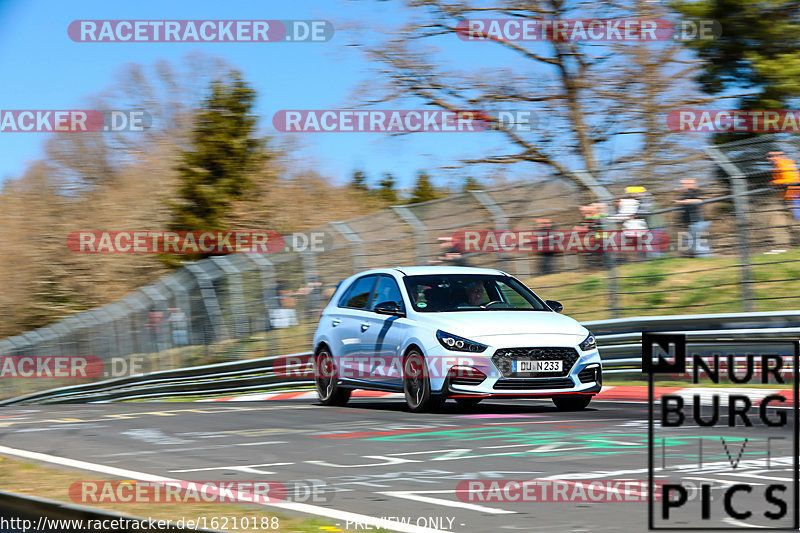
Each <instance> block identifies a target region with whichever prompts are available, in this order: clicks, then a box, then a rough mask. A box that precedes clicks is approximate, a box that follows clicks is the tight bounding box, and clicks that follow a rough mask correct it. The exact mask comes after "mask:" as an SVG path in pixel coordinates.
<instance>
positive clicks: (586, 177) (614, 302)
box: [574, 170, 622, 318]
mask: <svg viewBox="0 0 800 533" xmlns="http://www.w3.org/2000/svg"><path fill="white" fill-rule="evenodd" d="M574 174H575V175H577V176H578V177H579V178H580V181H581V183H582V184H584V185H585V186H586V187H587V189H588V190H589V192H591V193H592V194H593V195H594V196H595V197H596V198H597V199H598V200H600V201H601V202H605V203H607V204H608V206H609V209H610V210H613V208H614V196H613V195H612V194H611V192H609V190H608V189H606V188H605V187H604V186H603V185H601V184H600V183H599V182H598V181H597V180H596V179H594V176H592V175H591V174H590V173H589V172H588V171H586V170H577V171H575V172H574ZM603 265H604V266H605V268H606V289H607V290H606V298H607V300H606V301H607V302H608V311H609V315H610V316H611V318H619V317H620V316H621V315H622V313H621V312H620V307H619V283H618V282H617V258H616V256H615V255H614V254H613V253H609V252H605V253H603Z"/></svg>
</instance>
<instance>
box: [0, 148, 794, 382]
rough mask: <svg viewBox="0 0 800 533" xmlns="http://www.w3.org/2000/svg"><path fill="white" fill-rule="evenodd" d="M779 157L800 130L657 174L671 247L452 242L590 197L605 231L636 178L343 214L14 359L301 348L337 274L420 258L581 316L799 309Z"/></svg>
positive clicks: (199, 359) (183, 278)
mask: <svg viewBox="0 0 800 533" xmlns="http://www.w3.org/2000/svg"><path fill="white" fill-rule="evenodd" d="M773 152H782V153H783V154H784V155H783V156H782V157H786V158H790V159H792V160H794V161H797V160H798V158H800V146H799V145H798V141H797V140H796V139H792V138H784V137H781V136H766V137H758V138H755V139H750V140H745V141H739V142H735V143H730V144H726V145H721V146H716V147H710V148H709V149H708V150H707V153H708V158H707V159H706V160H700V161H697V162H694V163H692V164H690V165H688V166H687V165H684V166H681V167H680V168H679V169H677V168H673V169H672V170H675V171H676V172H673V173H670V172H669V170H670V168H671V167H667V170H666V171H665V172H664V173H663V174H662V175H661V176H660V178H658V179H655V180H653V179H651V180H648V182H647V185H648V189H649V192H650V194H651V195H652V201H653V202H654V205H653V206H652V207H650V208H649V209H648V211H647V212H646V213H641V214H639V215H636V216H638V217H640V218H641V219H642V220H644V221H645V223H646V224H647V226H648V228H649V229H651V230H652V229H659V230H662V231H664V232H666V234H667V235H668V236H669V239H670V246H669V248H667V249H665V250H663V251H658V252H646V253H645V252H641V253H605V254H587V253H563V254H552V253H535V252H531V253H521V252H482V253H467V254H456V253H453V250H452V249H450V248H449V247H450V246H451V243H450V241H448V240H446V239H447V238H448V237H452V236H453V235H454V233H455V232H457V231H459V230H465V229H478V230H494V231H523V230H530V229H533V228H536V227H540V226H541V225H542V224H547V225H549V227H550V228H552V229H553V230H564V231H572V230H575V229H576V228H578V227H581V225H582V224H583V223H584V222H585V217H584V213H583V212H582V210H581V206H586V205H587V204H594V205H595V206H597V205H600V207H599V208H598V209H597V210H596V212H599V211H602V213H601V214H599V215H597V216H596V217H595V220H597V219H600V222H601V223H602V227H603V228H604V230H608V231H610V230H614V229H619V228H621V227H622V226H623V224H624V221H623V220H622V219H621V218H620V217H619V214H620V212H621V210H622V209H623V206H622V204H620V203H619V202H618V199H620V198H625V197H628V196H630V195H629V194H628V193H627V192H626V190H629V189H627V188H628V187H639V186H642V185H643V184H642V183H640V182H639V181H638V180H636V179H633V180H632V179H619V178H615V179H614V182H613V183H608V184H606V185H605V187H606V191H607V194H606V195H605V196H606V197H605V198H603V199H598V198H596V197H593V196H591V195H590V194H589V193H587V192H586V191H583V190H581V189H580V188H578V187H577V186H576V185H574V184H572V183H571V182H569V181H566V180H538V181H535V182H531V183H525V184H514V185H511V186H507V187H502V188H497V189H492V190H484V191H469V192H467V193H463V194H456V195H451V196H448V197H446V198H442V199H438V200H433V201H430V202H425V203H421V204H414V205H406V206H395V207H392V208H389V209H384V210H381V211H378V212H376V213H372V214H369V215H365V216H361V217H357V218H353V219H350V220H343V221H338V222H331V223H329V224H327V225H326V226H324V227H321V228H317V229H316V230H312V231H311V232H308V233H314V232H320V233H323V234H324V235H325V243H326V246H325V249H324V250H322V251H319V250H313V249H310V248H309V249H306V250H302V251H299V252H286V251H283V252H280V253H276V254H269V255H263V254H231V255H227V256H218V257H212V258H209V259H206V260H203V261H198V262H194V263H188V264H186V265H185V266H184V267H182V268H180V269H178V270H176V271H175V272H173V273H172V274H170V275H168V276H165V277H164V278H162V279H160V280H158V281H156V282H155V283H152V284H150V285H147V286H145V287H141V288H140V289H138V290H136V291H134V292H133V293H131V294H130V295H128V296H126V297H125V298H123V299H121V300H119V301H116V302H113V303H110V304H107V305H105V306H103V307H100V308H97V309H92V310H90V311H85V312H82V313H78V314H76V315H73V316H70V317H68V318H65V319H63V320H61V321H59V322H56V323H54V324H51V325H50V326H47V327H44V328H39V329H36V330H33V331H29V332H26V333H24V334H21V335H17V336H14V337H10V338H7V339H4V340H2V341H0V355H3V356H68V357H69V356H72V357H93V358H97V359H98V360H100V361H102V364H103V368H104V371H103V373H102V375H101V376H100V375H99V376H97V377H96V379H101V378H103V377H116V376H118V375H128V374H131V373H137V372H145V373H146V372H152V371H156V370H166V369H173V368H179V367H185V366H191V365H198V364H207V363H215V362H223V361H232V360H241V359H248V358H255V357H265V356H270V355H278V354H284V353H292V352H297V351H301V350H306V349H308V347H309V342H310V339H311V336H312V334H313V330H314V329H315V327H316V322H317V319H318V317H319V313H320V312H321V310H322V308H323V307H324V306H325V305H326V304H327V301H328V300H329V298H330V296H331V294H332V293H333V291H334V290H335V287H336V285H337V284H338V282H339V281H341V280H342V279H344V278H345V277H347V276H349V275H351V274H353V273H355V272H358V271H361V270H364V269H368V268H376V267H391V266H398V265H411V264H420V265H425V264H445V263H466V264H468V265H470V266H481V267H492V268H499V269H502V270H504V271H507V272H509V273H511V274H513V275H515V276H517V277H519V278H521V279H522V280H523V281H525V282H526V283H527V284H528V285H529V286H530V287H531V288H533V289H534V290H535V291H537V292H538V293H539V294H540V295H541V296H543V297H545V298H547V299H554V300H559V301H561V302H563V303H564V306H565V312H566V313H567V314H569V315H571V316H574V317H576V318H577V319H579V320H593V319H595V320H596V319H604V318H615V317H622V316H639V315H659V314H694V313H713V312H736V311H743V312H747V311H758V310H761V311H764V310H779V309H791V308H795V307H796V306H797V300H798V299H800V291H798V290H797V288H798V287H800V250H798V246H800V222H799V221H798V220H797V219H798V218H800V208H799V207H800V206H797V205H796V203H797V200H796V199H795V198H794V197H793V196H792V194H791V191H790V187H791V185H787V184H784V185H775V184H773V183H772V181H773V180H774V179H775V177H776V171H775V170H774V168H775V163H774V162H773V161H771V160H770V159H768V157H769V154H771V153H773ZM615 170H619V169H615ZM678 170H679V172H678ZM605 174H607V175H613V174H614V172H611V171H607V172H605ZM627 175H636V172H635V171H634V172H627ZM688 178H696V179H697V180H698V181H699V189H695V190H694V191H693V192H692V194H691V195H689V196H692V195H693V196H694V197H695V198H696V199H698V200H699V202H697V203H695V204H693V205H694V209H695V212H694V215H691V214H690V213H688V211H687V206H686V204H685V203H679V202H680V201H681V200H682V199H685V198H686V197H687V192H686V191H684V190H681V189H680V186H679V182H680V180H681V179H688ZM600 182H601V183H602V180H600ZM690 215H691V216H690ZM692 216H694V217H695V219H692ZM698 216H699V217H700V220H699V222H700V225H698V220H696V218H697V217H698ZM699 240H702V246H698V245H697V242H698V241H699ZM690 241H691V242H690ZM85 381H86V380H85V379H84V380H72V381H70V380H59V382H58V384H57V385H69V384H72V383H83V382H85ZM2 384H3V385H2V391H1V392H0V396H2V397H11V396H15V395H19V394H23V393H28V392H33V391H36V390H42V389H45V388H50V387H53V386H54V383H53V380H52V379H40V378H36V379H3V380H2Z"/></svg>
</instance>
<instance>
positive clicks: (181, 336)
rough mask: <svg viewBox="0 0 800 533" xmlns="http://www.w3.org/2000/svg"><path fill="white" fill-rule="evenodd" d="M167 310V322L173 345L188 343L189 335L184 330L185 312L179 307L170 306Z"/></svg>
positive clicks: (185, 322)
mask: <svg viewBox="0 0 800 533" xmlns="http://www.w3.org/2000/svg"><path fill="white" fill-rule="evenodd" d="M167 311H169V316H168V317H167V322H168V323H169V325H170V328H171V329H172V343H173V345H175V346H186V345H187V344H189V335H188V334H187V330H186V326H187V321H186V313H184V312H183V310H182V309H181V308H180V307H170V308H169V309H167Z"/></svg>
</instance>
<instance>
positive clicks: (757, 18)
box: [675, 0, 800, 109]
mask: <svg viewBox="0 0 800 533" xmlns="http://www.w3.org/2000/svg"><path fill="white" fill-rule="evenodd" d="M675 7H676V8H677V9H678V11H680V12H681V13H683V14H684V15H686V16H687V17H689V18H690V19H693V20H701V19H703V20H709V19H711V20H715V21H717V22H719V23H720V25H721V27H722V36H721V37H719V38H716V39H706V40H703V39H702V38H698V39H694V40H691V41H688V42H687V43H686V45H687V46H688V47H689V48H691V49H693V50H695V51H696V52H697V54H698V56H699V57H700V58H701V59H702V60H704V64H703V72H702V74H701V76H700V78H699V81H700V83H701V84H702V88H703V90H704V91H705V92H707V93H709V94H720V93H723V92H725V91H728V90H732V89H733V90H742V89H745V90H751V91H752V92H753V93H754V94H753V95H751V96H745V97H743V98H742V99H741V102H740V108H741V109H780V108H781V107H783V106H786V105H787V104H790V102H791V101H792V100H793V99H797V98H800V8H799V7H798V4H797V1H796V0H770V1H768V2H763V1H761V0H690V1H686V0H684V1H682V2H679V3H677V4H676V6H675Z"/></svg>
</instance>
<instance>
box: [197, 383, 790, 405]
mask: <svg viewBox="0 0 800 533" xmlns="http://www.w3.org/2000/svg"><path fill="white" fill-rule="evenodd" d="M665 394H673V395H677V396H681V397H682V398H683V400H684V402H686V404H687V405H691V403H692V401H693V398H694V396H695V395H700V402H701V404H702V405H711V403H712V399H711V398H712V396H713V395H720V405H727V397H728V395H730V394H738V395H744V396H747V397H748V398H750V401H751V402H752V403H753V405H758V404H760V403H761V400H763V399H764V398H765V397H767V396H769V395H770V394H780V395H782V396H783V397H785V398H786V399H787V402H786V405H787V406H788V405H791V403H792V398H793V391H792V390H791V389H755V388H729V387H724V388H723V387H655V390H654V395H655V397H656V398H659V397H661V396H663V395H665ZM352 397H353V398H381V399H397V400H403V399H404V396H403V394H402V393H399V392H381V391H368V390H355V391H353V395H352ZM316 399H317V393H316V391H313V390H311V391H309V390H299V391H287V392H266V393H259V394H242V395H240V396H227V397H224V398H213V399H210V400H198V401H200V402H261V401H265V400H311V401H313V400H316ZM595 400H599V401H610V402H636V403H646V402H647V401H648V394H647V387H644V386H624V385H618V386H609V387H603V389H602V390H601V391H600V393H599V394H597V396H595ZM773 405H775V406H781V405H782V404H779V403H773Z"/></svg>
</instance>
